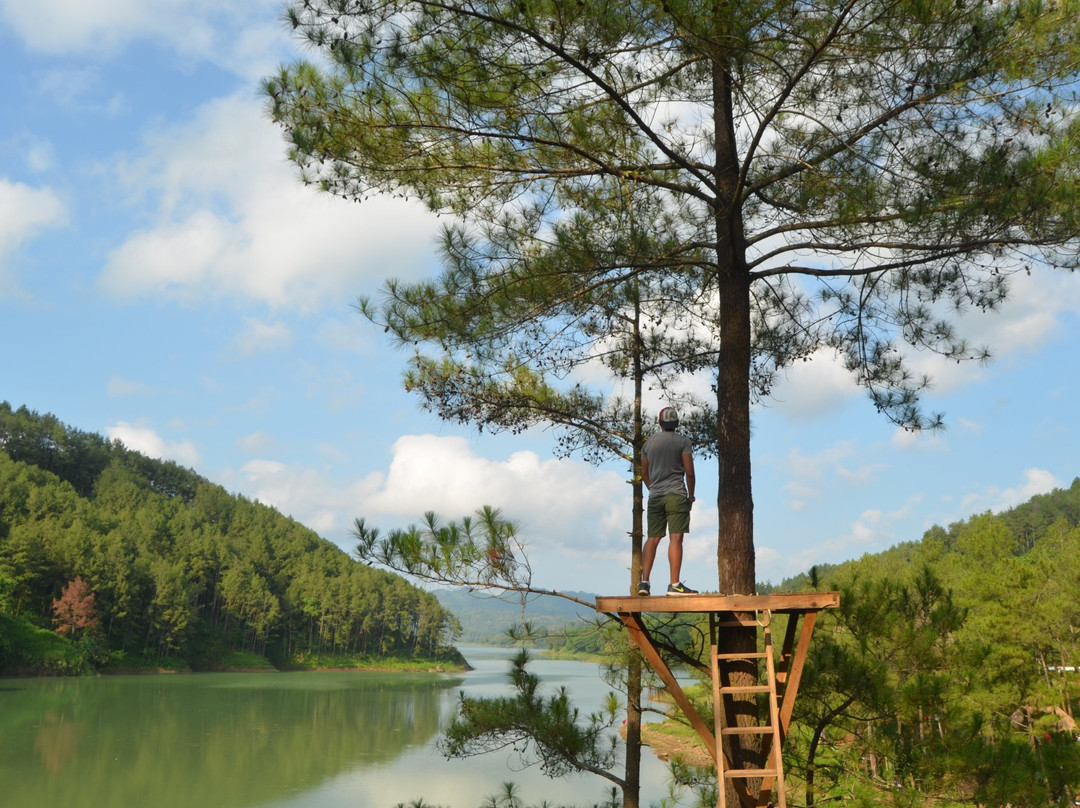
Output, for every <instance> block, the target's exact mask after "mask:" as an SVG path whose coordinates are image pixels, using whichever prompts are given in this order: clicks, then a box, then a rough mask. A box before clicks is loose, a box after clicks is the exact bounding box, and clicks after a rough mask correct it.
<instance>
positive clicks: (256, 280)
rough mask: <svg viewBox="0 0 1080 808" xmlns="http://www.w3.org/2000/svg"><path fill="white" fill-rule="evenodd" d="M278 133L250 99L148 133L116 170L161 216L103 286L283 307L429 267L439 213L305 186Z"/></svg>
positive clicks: (216, 104) (317, 302) (224, 102)
mask: <svg viewBox="0 0 1080 808" xmlns="http://www.w3.org/2000/svg"><path fill="white" fill-rule="evenodd" d="M284 155H285V144H284V142H283V140H282V138H281V137H280V134H279V133H278V132H277V131H276V130H275V129H273V128H272V127H271V126H270V125H269V124H268V123H267V121H266V120H265V116H264V115H263V113H262V111H261V110H260V108H259V106H258V104H256V103H255V102H254V101H252V100H251V99H249V98H247V97H246V96H244V97H240V96H234V97H231V98H225V99H219V100H216V101H213V102H211V103H209V104H207V105H206V106H204V107H203V108H202V109H201V111H200V113H199V114H198V116H197V118H196V120H194V121H192V123H191V124H190V125H189V126H187V127H184V128H181V129H178V130H171V131H169V132H164V133H158V134H157V135H155V136H152V137H150V138H148V143H147V147H146V151H145V153H144V154H143V155H142V156H141V157H139V158H138V159H135V160H131V161H128V162H125V163H123V164H121V165H119V166H118V168H117V170H118V172H119V174H120V175H121V176H122V178H123V179H124V181H125V183H126V184H127V186H128V187H129V188H130V189H131V192H132V202H133V204H137V205H141V206H144V207H145V206H147V204H148V202H147V197H150V198H151V199H153V200H154V201H153V202H151V203H149V204H151V205H156V208H157V213H156V219H157V222H156V223H155V224H154V225H153V226H151V227H148V228H146V229H143V230H141V231H138V232H135V233H132V234H131V235H130V236H129V237H128V239H127V240H126V241H125V242H124V243H123V244H121V245H120V246H119V247H117V248H116V249H115V250H114V251H113V252H112V253H111V255H110V256H109V259H108V263H107V266H106V268H105V271H104V273H103V274H102V276H101V278H100V283H101V285H102V286H103V287H104V288H105V289H106V290H107V291H108V292H109V293H111V294H113V295H115V296H116V297H117V298H121V299H138V298H145V297H168V298H172V299H178V300H181V301H184V302H188V303H194V302H197V301H203V300H206V299H214V298H220V297H224V296H235V297H239V298H242V299H246V300H254V301H258V302H263V303H266V304H268V305H270V306H273V307H276V308H279V309H282V310H286V309H287V310H299V311H310V310H313V309H317V308H320V307H322V306H324V305H326V301H327V300H337V301H345V300H350V299H352V298H353V297H354V296H355V295H356V293H357V292H360V291H364V290H370V289H372V288H374V287H375V286H377V285H379V284H381V282H382V280H383V279H385V278H387V277H391V276H394V277H402V278H415V277H420V276H422V275H425V274H428V270H429V268H430V266H431V263H432V261H433V256H434V252H435V246H434V245H435V233H436V222H435V219H434V217H433V216H430V215H429V214H427V212H426V211H424V210H423V209H422V208H421V206H420V205H419V204H414V203H408V202H403V201H400V200H392V199H387V198H384V197H374V198H372V199H370V200H368V201H366V202H364V203H363V204H360V205H356V204H348V203H346V202H345V201H343V200H340V199H337V198H334V197H331V196H329V195H326V194H320V193H317V192H315V191H313V190H311V189H309V188H306V187H304V186H302V185H301V183H300V182H299V181H298V180H297V179H296V177H295V175H294V171H293V169H292V168H291V167H290V165H289V164H287V163H286V160H285V156H284Z"/></svg>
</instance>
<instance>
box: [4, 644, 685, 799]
mask: <svg viewBox="0 0 1080 808" xmlns="http://www.w3.org/2000/svg"><path fill="white" fill-rule="evenodd" d="M509 653H510V652H508V651H507V650H504V649H481V648H470V649H467V656H468V658H469V660H470V662H471V663H472V664H473V665H474V667H475V668H476V670H474V671H472V672H470V673H468V674H466V675H464V676H462V675H447V674H443V675H429V674H416V675H413V674H373V673H364V674H357V673H288V674H276V673H263V674H192V675H168V676H128V677H98V678H88V679H33V680H9V681H7V682H5V683H4V684H3V687H0V795H2V796H0V802H2V804H4V805H12V806H19V808H54V807H55V806H63V808H82V807H83V806H85V807H86V808H102V807H104V808H144V806H147V805H154V806H156V807H157V808H210V806H213V807H214V808H240V807H241V806H259V807H261V808H270V806H274V808H339V806H340V808H344V806H349V807H350V808H356V807H357V806H359V807H360V808H391V807H392V806H393V805H395V804H396V803H399V802H409V801H412V800H415V799H418V798H421V797H423V798H424V799H425V800H426V801H428V802H431V803H434V804H439V805H447V806H453V808H476V806H478V805H480V804H481V803H482V802H483V800H484V798H485V797H486V796H487V795H489V794H493V793H495V792H496V791H497V790H498V788H499V785H500V784H501V783H502V782H504V781H506V780H513V781H515V782H516V783H518V784H519V785H520V786H521V793H522V796H523V798H524V799H525V801H526V803H528V804H535V803H540V802H542V801H543V800H545V799H546V800H549V801H551V802H552V803H556V804H558V803H575V802H576V803H579V804H582V805H585V804H592V803H593V802H595V801H597V800H599V799H600V798H601V796H602V794H603V793H604V791H605V788H604V783H603V781H601V780H599V779H598V778H596V777H595V776H592V775H579V776H576V777H571V778H564V779H563V780H560V781H550V780H548V779H547V778H544V777H543V776H542V774H541V773H540V772H539V771H538V770H537V769H535V768H534V769H528V770H525V771H515V769H516V768H517V761H516V758H515V757H514V756H513V755H512V754H504V755H500V754H494V755H486V756H483V757H481V758H475V759H471V760H468V761H446V760H444V759H443V758H442V756H441V755H440V754H439V753H438V751H437V749H436V748H435V741H436V739H437V738H438V733H439V730H440V728H441V727H442V726H444V725H445V722H446V721H447V720H449V718H450V716H451V715H452V714H453V712H454V709H455V707H456V704H457V698H458V693H459V692H460V691H462V690H464V691H466V692H467V693H469V694H470V695H503V694H506V693H508V692H509V691H510V686H509V684H508V683H507V680H506V670H507V667H508V659H509ZM534 670H535V671H536V672H537V673H538V674H540V675H541V676H542V677H543V679H544V681H545V683H546V686H549V687H552V688H554V687H559V686H566V687H567V688H568V689H569V690H570V691H571V692H572V693H573V694H574V698H575V700H576V701H577V702H578V703H579V705H580V706H581V707H582V709H583V710H584V711H588V710H593V709H596V707H597V706H598V705H599V704H600V703H601V700H602V699H603V696H604V694H605V693H606V692H607V687H606V685H604V684H603V682H602V681H601V680H600V678H599V676H598V673H597V668H596V666H595V665H590V664H588V663H582V662H555V661H549V660H537V661H536V662H535V663H534ZM645 757H646V758H647V760H643V774H642V776H643V783H645V784H646V785H645V788H644V789H643V795H642V796H643V799H642V804H643V805H648V804H650V802H651V801H655V800H656V799H657V798H659V797H660V796H663V794H664V792H665V791H666V789H665V787H664V785H663V783H664V782H665V781H666V775H665V772H664V770H663V767H662V765H661V764H659V763H658V762H656V761H655V760H654V759H652V757H651V756H650V755H646V756H645Z"/></svg>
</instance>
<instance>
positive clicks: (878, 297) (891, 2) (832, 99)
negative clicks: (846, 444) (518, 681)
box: [265, 0, 1080, 591]
mask: <svg viewBox="0 0 1080 808" xmlns="http://www.w3.org/2000/svg"><path fill="white" fill-rule="evenodd" d="M1078 8H1080V6H1078V4H1077V3H1076V2H1073V0H1066V1H1065V2H1054V3H1049V2H1040V1H1039V0H1022V2H1009V3H998V2H986V0H823V2H814V3H803V2H792V1H791V0H783V1H782V2H776V0H737V2H732V3H723V4H720V3H713V2H709V3H705V2H701V1H700V0H666V1H665V2H651V1H650V0H647V1H645V2H641V1H640V0H620V2H612V0H579V2H575V3H563V2H552V0H513V2H509V1H501V2H500V1H499V0H491V1H490V2H489V1H485V0H438V1H436V2H426V1H425V0H416V1H406V0H372V1H371V2H365V3H354V2H350V1H349V0H303V1H302V2H294V3H293V4H292V5H290V7H289V8H288V11H287V13H286V18H287V20H288V22H289V24H291V26H292V27H293V28H294V29H295V30H296V32H297V34H298V36H299V37H300V38H301V39H303V40H304V41H305V42H307V43H308V44H309V45H310V46H312V48H313V49H314V50H315V51H316V54H317V59H314V60H312V61H298V62H296V63H295V64H292V65H288V66H285V67H283V68H282V69H281V71H280V72H279V73H278V74H277V75H275V76H273V77H271V78H268V79H267V80H266V82H265V90H266V93H267V96H268V98H269V103H270V109H271V113H272V115H273V117H274V119H275V120H277V121H278V122H279V123H281V124H282V126H283V127H284V128H285V129H286V130H287V133H288V137H289V140H290V143H291V147H290V156H291V158H292V159H293V160H294V161H295V162H296V163H297V164H298V165H299V166H300V168H301V171H302V177H303V179H304V180H305V181H307V182H310V183H313V184H317V185H319V186H321V187H322V188H324V189H326V190H328V191H330V192H332V193H335V194H339V195H341V196H344V197H347V198H352V199H358V200H359V199H363V198H365V197H366V196H367V195H369V194H371V193H379V192H385V193H394V194H403V195H407V196H412V197H417V198H419V199H421V200H422V201H423V202H424V203H425V204H427V205H428V206H429V207H430V208H431V209H432V210H434V211H438V212H440V213H447V214H451V215H452V216H453V224H451V225H448V227H447V230H446V237H445V240H444V244H443V251H444V255H445V257H446V259H447V260H446V269H445V271H444V273H443V275H442V277H440V278H439V279H438V280H437V281H436V282H433V283H430V284H415V285H409V284H401V283H393V282H391V283H389V284H388V285H387V288H386V290H385V297H384V298H383V299H382V302H381V303H379V304H378V305H377V306H376V308H375V309H374V311H375V314H376V316H377V317H379V318H381V320H382V321H383V322H384V323H385V325H386V327H387V328H388V329H391V330H392V331H393V333H394V334H395V335H396V336H397V337H399V338H400V339H401V340H402V341H403V342H406V343H408V344H414V343H415V344H417V352H418V354H419V356H418V358H417V360H416V366H415V368H414V374H416V375H414V376H413V377H412V379H413V381H414V383H415V384H416V386H417V388H418V389H419V390H420V391H421V392H422V394H423V395H425V396H432V397H434V398H435V399H438V400H439V401H440V404H439V405H438V406H448V407H449V408H450V410H451V411H452V409H453V406H452V404H450V405H447V404H445V402H448V401H451V400H452V398H453V391H450V392H447V391H446V390H445V385H446V384H447V382H448V380H449V381H455V380H456V381H460V382H461V383H462V384H463V385H472V386H473V387H474V388H475V385H476V384H477V383H479V384H480V385H481V386H483V385H484V384H488V383H496V384H498V385H502V386H503V387H505V388H506V389H507V390H515V389H517V388H516V387H515V385H518V384H519V383H520V381H519V379H520V377H522V376H523V377H525V378H526V381H525V384H526V385H528V386H532V387H533V388H534V389H537V388H543V387H547V388H550V389H553V390H557V391H559V392H560V393H561V394H564V395H571V394H573V393H574V391H575V390H577V389H578V388H576V387H575V386H574V381H575V380H574V378H573V377H572V372H573V370H574V369H575V367H576V364H575V363H574V362H568V361H567V359H566V357H567V354H566V353H565V349H566V348H569V350H570V351H571V354H572V355H573V356H574V357H575V358H582V357H586V356H588V354H589V353H590V352H598V353H603V350H602V349H603V346H604V345H606V344H608V343H606V342H605V339H606V338H608V337H611V338H614V337H613V336H612V335H614V334H616V333H618V329H617V328H615V326H614V323H615V321H616V320H617V319H618V318H619V317H620V316H622V315H624V314H625V313H626V312H627V311H628V310H629V309H631V308H632V307H633V306H635V305H642V306H643V311H644V313H645V314H646V315H647V316H651V317H652V318H653V319H652V321H653V322H654V323H655V333H656V334H657V335H660V337H661V338H662V340H664V341H665V342H664V344H663V345H658V353H657V356H656V358H657V360H658V367H659V366H660V364H663V366H664V367H666V368H670V369H672V370H673V371H676V372H679V373H686V372H693V371H698V370H706V371H707V372H708V373H709V376H710V379H711V382H712V385H713V388H714V390H715V402H710V403H709V405H708V407H707V408H706V409H707V411H708V413H709V417H710V420H711V421H712V423H713V427H712V429H713V435H714V438H713V443H712V446H713V448H715V450H716V452H717V453H718V455H719V457H720V458H721V459H722V462H720V464H719V469H718V473H719V483H720V485H719V495H718V497H719V498H718V506H719V509H720V529H719V536H718V563H719V577H720V580H719V583H720V586H721V590H722V591H753V587H754V561H753V530H752V512H753V500H752V492H751V472H750V452H749V443H750V419H749V412H750V405H751V403H752V402H753V400H754V399H755V398H756V397H760V396H765V395H767V394H768V393H769V391H770V389H771V384H772V381H773V379H774V377H775V374H776V373H777V372H780V371H782V370H783V369H785V368H787V367H789V366H790V365H791V364H792V363H793V362H796V361H798V360H801V359H805V358H808V357H810V356H811V355H813V354H815V353H818V352H821V351H834V352H836V353H837V354H838V355H840V356H841V357H842V358H843V361H844V362H845V364H846V365H847V367H848V369H849V370H850V371H851V373H852V375H853V377H854V379H855V380H856V381H857V382H858V383H859V384H861V385H863V386H864V387H865V388H866V389H867V391H868V393H869V395H870V397H871V399H872V402H873V404H874V406H876V407H877V408H878V409H879V410H880V411H881V412H883V413H884V414H885V415H886V416H887V417H888V418H890V419H891V420H893V421H894V422H896V423H897V424H899V425H901V426H904V427H906V428H909V429H921V428H925V427H928V426H935V425H939V424H940V416H938V415H936V414H927V413H925V412H923V410H922V408H921V406H920V400H919V395H920V393H921V392H922V391H923V390H924V389H925V387H926V385H927V384H928V380H927V379H925V378H923V377H920V376H917V375H914V374H912V373H911V372H910V371H909V369H908V364H907V363H906V362H905V349H904V346H905V345H906V346H908V348H914V349H918V350H930V351H935V352H938V353H940V354H942V355H944V356H947V357H950V358H955V359H958V360H959V359H965V358H980V357H985V356H986V355H987V351H986V349H984V348H982V347H980V346H973V345H970V344H968V343H967V342H966V341H965V339H964V338H963V336H962V335H961V334H960V333H958V331H957V330H956V327H955V317H954V315H955V313H956V312H957V311H962V310H965V309H970V308H974V309H983V310H986V309H993V308H995V307H996V306H998V305H999V304H1000V303H1001V301H1002V300H1003V299H1004V298H1005V296H1006V294H1007V291H1008V278H1009V276H1010V274H1011V273H1014V272H1017V271H1022V270H1026V269H1030V268H1031V267H1033V266H1041V265H1050V266H1056V267H1067V268H1072V267H1074V266H1075V263H1076V260H1077V252H1076V249H1075V247H1076V239H1077V233H1078V232H1080V219H1078V214H1077V210H1078V209H1080V208H1078V206H1077V205H1076V204H1075V201H1076V189H1077V169H1078V164H1080V149H1078V148H1077V146H1078V145H1080V140H1078V136H1080V120H1078V118H1077V116H1076V115H1075V114H1074V112H1075V103H1076V94H1075V87H1076V79H1077V69H1078V64H1080V62H1078V57H1080V25H1078V24H1077V23H1078ZM635 290H636V291H635ZM641 290H645V292H646V293H645V294H641ZM424 351H430V352H431V353H432V354H433V355H432V356H426V355H425V354H424ZM527 360H531V363H530V362H529V361H527ZM439 363H443V364H442V365H440V364H439ZM524 368H527V369H528V372H526V371H525V370H523V369H524ZM433 369H434V371H433ZM469 374H473V376H474V378H472V379H469V378H467V377H468V376H469ZM477 380H479V381H477ZM441 386H443V389H441ZM588 405H589V399H588V397H582V399H581V401H580V407H581V409H582V410H587V409H588ZM527 420H528V419H527V418H524V419H522V420H519V423H521V422H527Z"/></svg>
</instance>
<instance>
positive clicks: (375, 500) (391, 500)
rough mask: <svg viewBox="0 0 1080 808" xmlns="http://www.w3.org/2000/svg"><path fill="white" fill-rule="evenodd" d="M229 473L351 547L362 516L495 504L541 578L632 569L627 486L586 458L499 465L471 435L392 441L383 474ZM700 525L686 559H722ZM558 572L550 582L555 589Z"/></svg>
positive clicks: (413, 515) (247, 469) (390, 521)
mask: <svg viewBox="0 0 1080 808" xmlns="http://www.w3.org/2000/svg"><path fill="white" fill-rule="evenodd" d="M252 437H254V436H252ZM225 477H226V483H225V484H226V485H235V486H236V487H237V488H238V489H240V490H242V491H243V492H244V493H245V495H247V496H250V497H253V498H255V499H258V500H259V501H260V502H263V503H266V504H268V505H272V506H273V507H275V508H277V509H278V510H279V511H281V512H282V513H285V514H288V515H290V516H292V517H293V518H295V519H297V520H299V521H300V522H302V523H303V524H305V525H307V526H309V527H311V528H312V529H313V530H316V531H318V532H319V533H320V534H321V535H323V536H325V537H326V538H328V539H331V540H332V541H335V542H337V543H338V544H339V545H341V546H343V547H345V548H346V549H348V546H349V543H350V540H349V539H348V537H347V531H348V530H349V527H350V526H351V525H352V522H353V519H354V518H356V517H360V516H362V517H364V518H365V519H366V520H367V521H368V523H369V524H371V525H374V526H376V527H380V528H382V529H384V530H385V529H389V528H394V527H405V526H406V525H408V524H414V523H417V522H419V521H420V520H421V519H422V517H423V514H424V513H425V512H426V511H435V512H436V513H438V514H439V515H440V516H441V517H443V518H444V519H460V518H461V517H463V516H468V515H471V514H472V513H473V512H474V511H476V510H477V509H478V508H480V507H482V506H484V505H491V506H493V507H497V508H499V509H501V510H502V512H503V515H504V516H505V517H506V518H509V519H513V520H514V521H516V522H518V524H519V525H520V526H521V528H522V535H523V536H524V538H525V540H526V542H527V543H528V544H529V545H530V546H534V547H537V548H542V549H537V550H536V551H535V553H531V554H530V558H531V559H532V560H533V561H534V562H535V563H534V570H535V571H536V572H537V573H538V575H539V574H540V573H541V568H540V567H539V566H538V565H541V564H542V565H547V566H546V567H544V568H543V569H545V570H546V569H548V568H550V569H552V570H558V569H560V567H559V565H560V564H561V565H563V568H562V572H565V573H566V580H570V579H571V578H572V577H573V576H574V575H575V574H576V575H580V576H582V577H581V578H580V580H579V583H578V584H567V583H563V582H560V583H559V584H558V585H559V586H560V587H561V588H575V587H577V588H587V585H586V582H587V581H588V569H589V567H588V565H592V564H596V563H603V564H605V565H612V564H624V565H625V564H628V563H629V557H630V552H629V539H628V538H627V535H626V533H627V528H628V525H629V516H630V497H629V486H627V485H626V483H625V481H624V480H623V479H622V478H621V477H620V475H618V474H617V473H614V472H611V471H605V470H602V469H596V468H594V467H592V466H589V465H588V464H586V463H583V462H580V461H573V460H565V459H549V460H542V459H541V458H540V457H539V456H538V455H536V454H535V453H533V452H527V451H523V452H515V453H514V454H512V455H510V456H509V457H507V458H505V459H503V460H491V459H488V458H485V457H481V456H480V455H478V454H476V453H475V451H474V450H473V448H472V446H471V444H470V442H469V441H468V440H466V439H464V438H460V437H439V436H435V435H407V436H405V437H402V438H399V439H398V440H397V441H396V442H395V443H394V446H393V457H392V459H391V461H390V464H389V467H388V469H387V470H386V472H385V473H384V472H372V473H370V474H367V475H365V476H363V477H360V478H355V479H352V480H342V479H338V478H334V477H333V476H332V475H330V474H329V473H327V472H322V471H316V470H313V469H310V468H301V467H293V466H289V465H286V464H284V463H280V462H278V461H274V460H268V459H258V460H252V461H250V462H249V463H247V464H245V465H244V467H243V468H242V469H241V470H240V472H239V474H228V473H227V474H226V475H225ZM697 520H698V514H697V511H695V525H694V534H693V535H695V536H697V540H696V542H691V541H688V542H687V545H686V554H687V559H688V561H691V560H693V559H697V558H699V557H708V556H709V555H710V554H711V556H715V547H716V545H715V518H714V520H713V522H714V526H713V528H712V535H711V536H710V528H709V526H708V518H707V517H705V518H703V519H701V520H700V523H699V522H698V521H697ZM699 527H700V531H701V532H700V533H699V532H698V531H699ZM616 568H617V567H616ZM562 572H560V573H558V574H559V575H561V574H562ZM607 572H608V570H605V574H606V573H607ZM555 575H556V573H552V575H549V576H544V577H545V580H547V582H548V583H547V585H553V582H552V580H553V579H554V577H555ZM713 577H715V574H714V575H713Z"/></svg>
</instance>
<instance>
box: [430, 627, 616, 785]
mask: <svg viewBox="0 0 1080 808" xmlns="http://www.w3.org/2000/svg"><path fill="white" fill-rule="evenodd" d="M528 661H529V653H528V651H526V650H525V649H522V650H520V651H519V652H518V653H517V655H516V656H515V657H514V660H513V662H512V664H511V667H510V681H511V683H512V684H513V686H514V688H515V690H516V692H515V693H514V695H512V696H508V697H504V698H471V697H468V696H466V695H465V694H464V693H462V695H461V699H460V703H459V705H458V713H457V715H456V716H455V718H454V720H453V721H452V722H451V724H450V726H449V727H448V728H447V729H446V732H445V734H444V736H443V739H442V740H441V742H440V745H441V748H442V749H443V751H444V752H445V753H446V754H447V756H449V757H469V756H472V755H477V754H482V753H484V752H490V751H494V750H497V749H507V748H513V749H514V750H515V752H516V754H517V755H518V756H519V758H520V759H521V761H522V763H523V764H524V765H531V764H534V763H539V765H540V767H541V769H542V771H543V772H544V773H545V774H547V775H548V776H549V777H560V776H563V775H565V774H568V773H570V772H580V771H588V772H592V773H594V774H597V775H600V776H601V777H604V778H606V779H607V780H610V781H611V782H612V783H614V784H615V785H616V786H618V787H620V788H622V787H623V786H624V781H623V780H622V779H621V778H619V777H618V776H617V775H615V774H613V773H612V769H613V768H614V765H615V763H616V762H617V760H618V739H617V737H615V735H614V734H613V733H611V732H610V730H611V728H612V727H613V726H614V724H615V721H616V719H617V717H618V712H617V702H616V703H615V705H614V708H613V709H609V710H607V711H606V712H604V713H593V714H590V715H588V716H584V717H583V716H580V715H579V713H578V710H577V708H575V707H574V706H573V704H572V702H571V701H570V696H569V694H568V693H567V691H566V689H565V688H560V689H559V690H558V692H556V693H555V694H554V695H551V696H544V695H543V694H542V693H541V692H540V680H539V679H538V678H537V677H536V676H535V675H534V674H532V673H530V672H529V671H528V670H527V667H526V666H527V664H528ZM609 707H612V705H611V704H609Z"/></svg>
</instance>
